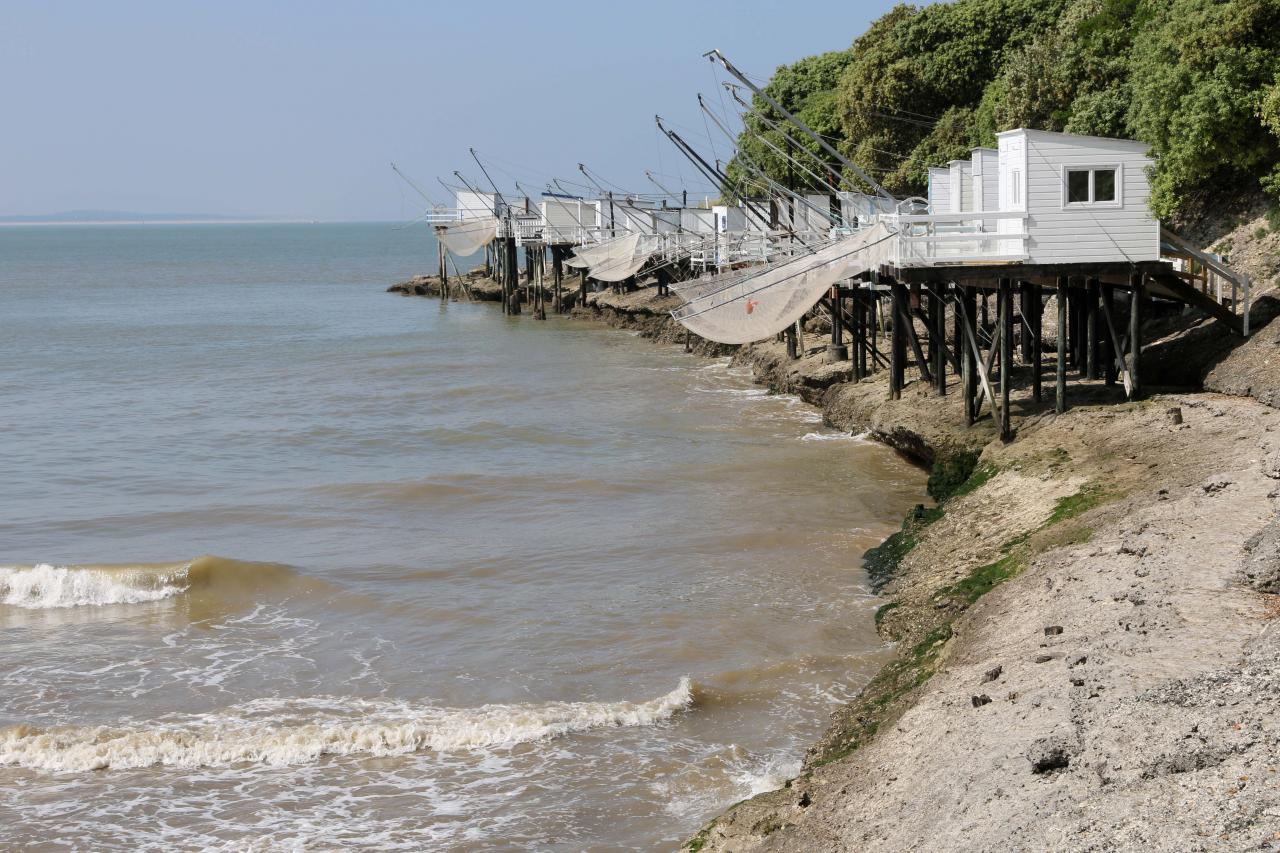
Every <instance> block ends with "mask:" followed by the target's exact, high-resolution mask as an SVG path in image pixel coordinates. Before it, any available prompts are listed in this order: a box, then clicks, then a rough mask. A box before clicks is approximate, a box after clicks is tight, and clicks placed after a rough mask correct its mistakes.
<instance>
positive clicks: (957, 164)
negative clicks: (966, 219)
mask: <svg viewBox="0 0 1280 853" xmlns="http://www.w3.org/2000/svg"><path fill="white" fill-rule="evenodd" d="M947 178H948V181H949V183H950V193H949V195H950V196H951V212H952V213H968V212H969V211H971V210H973V209H974V207H973V161H972V160H952V161H951V162H950V163H948V164H947Z"/></svg>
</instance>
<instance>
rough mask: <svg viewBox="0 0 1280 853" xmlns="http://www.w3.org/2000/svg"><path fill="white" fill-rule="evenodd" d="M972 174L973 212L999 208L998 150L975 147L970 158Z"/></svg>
mask: <svg viewBox="0 0 1280 853" xmlns="http://www.w3.org/2000/svg"><path fill="white" fill-rule="evenodd" d="M969 163H970V174H971V175H972V176H973V177H972V181H973V189H972V198H973V206H972V208H970V209H971V210H973V211H975V212H981V211H984V210H999V209H1000V152H999V150H997V149H995V148H975V149H973V155H972V157H971V158H970V161H969Z"/></svg>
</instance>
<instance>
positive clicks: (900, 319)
mask: <svg viewBox="0 0 1280 853" xmlns="http://www.w3.org/2000/svg"><path fill="white" fill-rule="evenodd" d="M889 292H890V297H891V299H892V301H893V313H892V315H891V316H892V319H893V325H892V327H890V335H891V338H892V340H891V342H890V344H891V345H890V348H889V399H891V400H900V399H902V386H903V379H904V378H905V374H906V366H907V329H906V320H905V318H906V316H907V289H906V288H905V287H903V286H902V285H901V284H898V283H897V282H894V283H893V284H892V285H891V286H890V289H889Z"/></svg>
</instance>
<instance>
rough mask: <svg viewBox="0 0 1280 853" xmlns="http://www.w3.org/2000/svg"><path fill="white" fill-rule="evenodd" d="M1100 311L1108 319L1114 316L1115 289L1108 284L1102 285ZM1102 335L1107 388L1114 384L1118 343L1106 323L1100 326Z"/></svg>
mask: <svg viewBox="0 0 1280 853" xmlns="http://www.w3.org/2000/svg"><path fill="white" fill-rule="evenodd" d="M1102 310H1103V311H1104V312H1105V313H1106V315H1107V316H1108V317H1112V318H1114V317H1115V316H1116V289H1115V287H1114V286H1112V285H1110V284H1104V285H1102ZM1113 322H1114V320H1113ZM1102 335H1103V348H1102V352H1103V361H1102V375H1103V377H1105V379H1106V383H1107V386H1108V387H1111V386H1114V385H1115V384H1116V357H1117V355H1118V354H1119V349H1118V345H1119V342H1118V341H1116V339H1115V338H1113V337H1112V336H1111V327H1110V326H1109V325H1107V324H1106V323H1103V324H1102Z"/></svg>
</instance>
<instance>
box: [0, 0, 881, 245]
mask: <svg viewBox="0 0 1280 853" xmlns="http://www.w3.org/2000/svg"><path fill="white" fill-rule="evenodd" d="M892 5H893V3H892V2H890V0H867V2H855V1H854V0H818V1H817V2H809V3H805V2H764V0H734V2H723V0H683V2H673V0H643V2H609V0H596V2H592V3H584V2H568V0H540V2H537V3H511V2H506V0H486V2H476V0H455V2H447V3H445V2H434V0H431V2H428V0H419V2H392V0H383V2H377V0H371V2H361V3H357V2H354V1H353V2H320V1H319V0H316V2H266V0H262V1H261V2H238V0H225V2H217V3H197V2H188V0H167V1H166V2H132V0H115V2H112V3H102V2H48V0H33V2H28V0H3V2H0V80H3V81H5V85H3V86H0V116H3V120H2V121H0V128H2V130H0V216H3V215H21V214H27V215H31V214H49V213H56V212H61V211H71V210H123V211H135V212H145V213H202V214H221V215H228V216H244V217H253V216H272V217H289V218H298V219H316V220H322V221H340V220H409V219H412V218H414V217H415V216H417V215H418V214H419V213H420V212H421V211H422V210H423V209H424V207H425V206H426V203H425V202H424V201H423V200H422V198H421V197H420V196H419V195H418V194H417V193H416V192H415V191H414V190H413V189H412V188H410V187H409V186H408V185H407V184H405V183H404V182H402V181H401V180H400V179H399V178H398V177H396V175H395V174H394V173H393V172H392V170H391V168H390V165H389V164H390V163H391V162H395V163H396V164H397V165H398V166H399V167H400V168H401V170H402V171H404V172H405V174H407V175H408V176H409V177H410V178H412V179H413V181H414V182H415V183H416V184H417V185H418V186H419V187H420V188H421V189H422V190H424V191H425V193H426V194H427V195H428V196H430V197H432V198H433V199H434V200H435V201H437V202H441V201H443V200H444V198H445V197H446V192H445V190H444V189H443V188H441V186H440V184H439V183H438V182H437V177H440V178H446V179H448V180H449V181H451V182H452V181H453V180H454V179H453V177H452V172H453V170H455V169H457V170H459V171H461V172H462V173H463V175H464V176H465V177H467V178H468V179H469V180H472V181H473V182H478V181H481V180H483V176H482V175H481V174H480V172H479V169H478V168H477V167H476V164H475V162H474V161H473V160H472V159H471V157H470V155H469V154H468V152H467V149H468V147H474V148H475V149H476V150H477V152H478V153H479V155H480V157H481V159H482V160H484V161H485V165H486V166H487V167H490V168H489V171H490V173H491V174H492V175H493V177H494V179H495V180H496V181H497V182H498V184H499V186H500V187H501V188H503V189H504V190H505V189H509V188H511V186H512V184H513V183H514V180H515V179H517V178H519V179H520V180H521V183H522V185H527V186H528V189H530V190H531V191H532V192H535V193H536V192H539V191H541V190H542V189H543V188H544V187H545V185H546V183H547V181H548V179H549V176H551V175H555V176H558V177H561V178H562V179H563V178H568V179H570V180H577V181H582V176H581V175H580V174H579V173H578V170H577V164H578V163H579V162H585V163H586V164H587V167H588V168H589V169H590V170H591V171H592V172H593V173H595V174H596V175H599V176H602V177H603V178H604V179H606V180H607V181H609V183H610V184H611V185H616V186H618V187H621V188H625V189H627V190H631V191H636V192H654V191H655V189H654V187H653V186H652V184H649V183H648V181H647V180H646V179H645V178H644V170H646V169H648V170H650V171H652V172H655V173H658V174H660V175H663V176H665V177H662V178H659V180H661V181H662V182H663V183H665V184H667V185H668V186H670V187H671V188H672V189H676V188H677V187H676V185H678V184H680V182H681V178H682V177H683V179H684V181H685V183H686V185H688V186H689V187H690V189H691V195H693V194H695V191H696V190H697V189H698V188H699V187H702V188H704V189H705V183H699V184H698V185H697V186H695V181H694V172H693V169H692V167H690V166H689V165H688V164H687V163H686V162H685V161H683V160H682V159H681V157H680V155H679V154H678V153H677V152H676V150H675V149H674V148H673V147H672V146H671V144H670V142H668V141H666V140H665V139H662V138H661V137H660V136H659V134H658V132H657V130H656V128H655V126H654V121H653V116H654V115H655V114H658V115H661V116H662V117H663V119H664V121H668V120H669V124H670V125H671V126H672V127H673V128H674V129H675V130H677V132H680V133H682V134H683V135H686V136H687V138H688V139H689V141H690V142H691V143H692V144H693V145H694V146H695V147H696V148H698V149H699V150H700V151H702V152H704V153H710V154H712V155H718V156H721V157H727V156H728V151H729V149H728V144H727V143H728V141H727V139H725V138H724V137H723V136H722V135H720V133H719V131H717V130H716V129H715V127H714V126H708V125H707V124H706V123H705V122H704V119H703V117H702V113H701V112H700V111H699V109H698V106H697V102H696V94H697V93H698V92H702V93H703V94H705V95H706V96H707V97H708V98H709V99H711V101H710V102H711V103H712V104H713V105H715V106H716V107H717V108H720V103H721V96H720V95H719V94H717V92H716V89H717V88H718V85H717V82H716V80H717V78H718V79H727V77H726V75H725V74H724V72H723V70H719V74H718V75H717V73H716V72H717V70H718V69H717V67H716V66H712V65H711V63H710V62H708V61H707V60H706V59H703V58H702V57H701V54H703V53H704V52H706V51H707V50H710V49H711V48H719V49H720V50H722V51H723V52H724V53H725V55H726V56H728V57H729V58H730V60H731V61H732V62H733V63H734V64H735V65H737V66H738V67H739V68H741V69H742V70H743V71H746V72H748V73H749V74H752V75H758V76H759V77H760V78H762V79H763V78H767V77H768V76H769V75H770V74H771V73H772V71H773V69H774V68H776V67H777V66H778V65H780V64H784V63H788V62H792V61H794V60H796V59H798V58H800V57H802V56H807V55H809V54H813V53H819V52H822V51H827V50H837V49H843V48H846V47H848V46H849V44H850V43H851V42H852V41H853V39H854V38H855V37H856V36H857V35H858V34H859V33H861V32H863V31H864V30H865V29H866V27H867V25H868V24H869V23H870V21H871V20H873V19H874V18H876V17H878V16H879V15H881V14H883V13H884V12H885V11H887V10H888V9H889V8H890V7H891V6H892ZM725 100H726V102H727V97H726V98H725ZM709 136H710V139H712V140H713V141H714V143H715V145H714V148H713V146H712V144H711V143H710V142H708V137H709ZM709 159H710V158H709Z"/></svg>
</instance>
